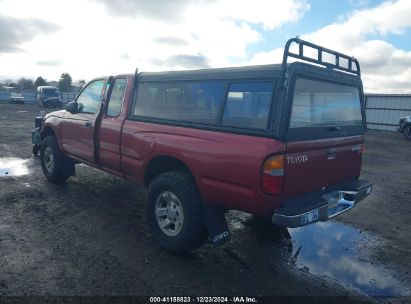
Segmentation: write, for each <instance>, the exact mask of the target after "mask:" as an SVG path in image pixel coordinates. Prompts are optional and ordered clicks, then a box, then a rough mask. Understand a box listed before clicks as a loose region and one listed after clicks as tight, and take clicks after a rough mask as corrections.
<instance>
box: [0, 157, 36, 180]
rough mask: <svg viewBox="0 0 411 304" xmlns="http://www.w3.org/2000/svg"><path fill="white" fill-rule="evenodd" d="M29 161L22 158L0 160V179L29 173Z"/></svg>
mask: <svg viewBox="0 0 411 304" xmlns="http://www.w3.org/2000/svg"><path fill="white" fill-rule="evenodd" d="M28 163H29V160H27V159H20V158H8V157H7V158H0V177H3V176H21V175H25V174H28V173H29V168H28Z"/></svg>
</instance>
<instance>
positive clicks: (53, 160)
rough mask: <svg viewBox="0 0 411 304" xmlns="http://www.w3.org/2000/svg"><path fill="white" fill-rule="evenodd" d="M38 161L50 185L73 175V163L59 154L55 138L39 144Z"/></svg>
mask: <svg viewBox="0 0 411 304" xmlns="http://www.w3.org/2000/svg"><path fill="white" fill-rule="evenodd" d="M40 160H41V168H42V169H43V173H44V175H45V176H46V178H47V180H49V181H50V182H52V183H62V182H64V181H65V180H66V179H68V178H69V177H70V176H71V175H73V174H74V161H73V160H71V159H70V158H68V157H67V156H65V155H63V154H62V153H61V151H60V148H59V145H58V143H57V139H56V137H55V136H47V137H45V138H44V139H43V141H42V142H41V148H40Z"/></svg>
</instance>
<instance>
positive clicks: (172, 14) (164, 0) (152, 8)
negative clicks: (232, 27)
mask: <svg viewBox="0 0 411 304" xmlns="http://www.w3.org/2000/svg"><path fill="white" fill-rule="evenodd" d="M93 1H96V2H97V3H101V4H103V5H104V6H105V8H106V10H107V12H108V13H109V14H112V15H115V16H126V17H135V16H140V17H152V18H157V19H161V20H162V21H167V20H168V21H173V22H178V23H180V22H184V19H186V18H187V16H188V15H194V16H198V15H203V16H206V17H207V19H208V20H209V22H212V20H213V19H229V20H232V21H238V22H247V23H250V24H260V25H262V26H263V27H264V28H265V29H269V30H272V29H275V28H277V27H279V26H281V25H282V24H285V23H287V22H296V21H298V20H299V19H300V18H301V17H302V16H303V15H304V13H305V12H306V11H308V10H309V9H310V5H309V4H308V3H307V1H306V0H283V1H281V4H279V3H278V2H276V1H272V0H253V1H252V3H250V1H248V0H156V1H147V0H118V1H112V0H93ZM250 4H251V5H250Z"/></svg>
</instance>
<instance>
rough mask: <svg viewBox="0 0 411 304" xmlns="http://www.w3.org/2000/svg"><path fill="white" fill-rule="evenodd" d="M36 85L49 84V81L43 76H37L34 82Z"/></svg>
mask: <svg viewBox="0 0 411 304" xmlns="http://www.w3.org/2000/svg"><path fill="white" fill-rule="evenodd" d="M34 85H35V86H36V88H37V87H40V86H45V85H47V82H46V80H45V79H44V78H43V77H41V76H39V77H37V79H36V81H35V82H34Z"/></svg>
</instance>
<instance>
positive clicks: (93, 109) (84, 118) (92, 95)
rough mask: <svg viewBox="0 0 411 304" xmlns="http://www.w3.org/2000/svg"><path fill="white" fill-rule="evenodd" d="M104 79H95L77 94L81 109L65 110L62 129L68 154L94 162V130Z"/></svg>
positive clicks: (64, 146)
mask: <svg viewBox="0 0 411 304" xmlns="http://www.w3.org/2000/svg"><path fill="white" fill-rule="evenodd" d="M105 83H106V79H96V80H94V81H91V82H90V83H88V84H87V86H86V87H85V88H84V89H83V90H82V91H81V93H80V94H79V95H78V97H77V99H76V101H77V102H78V104H79V106H81V105H82V107H83V109H82V110H81V112H79V113H75V114H73V113H70V112H66V114H65V120H64V122H63V126H62V128H61V130H62V137H61V138H62V145H63V148H64V150H65V151H67V152H68V153H69V154H71V155H73V156H75V157H77V158H80V159H81V160H84V161H85V162H89V163H94V162H95V159H94V132H95V124H96V121H97V118H98V117H99V111H100V105H101V99H102V95H103V91H104V85H105Z"/></svg>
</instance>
